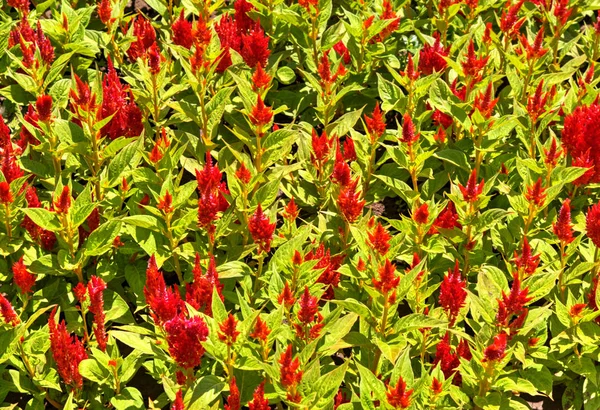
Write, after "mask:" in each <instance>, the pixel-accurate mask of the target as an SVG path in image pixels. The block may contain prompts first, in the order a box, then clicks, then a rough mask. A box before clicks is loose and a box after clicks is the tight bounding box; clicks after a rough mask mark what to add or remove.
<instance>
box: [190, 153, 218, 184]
mask: <svg viewBox="0 0 600 410" xmlns="http://www.w3.org/2000/svg"><path fill="white" fill-rule="evenodd" d="M221 178H222V174H221V171H220V170H219V166H218V165H217V164H215V165H213V161H212V157H211V155H210V153H208V152H207V153H206V162H205V163H204V167H203V168H202V169H201V170H196V181H197V182H198V191H199V192H209V191H213V190H215V189H216V188H218V186H219V183H220V182H221Z"/></svg>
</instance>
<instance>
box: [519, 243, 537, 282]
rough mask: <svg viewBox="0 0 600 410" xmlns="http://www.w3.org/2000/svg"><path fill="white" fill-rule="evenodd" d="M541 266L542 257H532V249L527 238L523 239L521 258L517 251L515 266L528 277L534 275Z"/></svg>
mask: <svg viewBox="0 0 600 410" xmlns="http://www.w3.org/2000/svg"><path fill="white" fill-rule="evenodd" d="M539 264H540V255H539V254H538V255H532V253H531V247H530V246H529V241H528V240H527V238H526V237H525V238H523V248H522V249H521V256H520V257H519V255H518V254H517V251H515V265H517V268H518V269H519V270H522V271H523V273H525V274H526V275H528V276H529V275H532V274H533V273H534V272H535V270H536V269H537V267H538V265H539Z"/></svg>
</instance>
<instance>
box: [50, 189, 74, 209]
mask: <svg viewBox="0 0 600 410" xmlns="http://www.w3.org/2000/svg"><path fill="white" fill-rule="evenodd" d="M52 205H53V206H54V212H56V213H57V214H66V213H68V212H69V208H70V207H71V191H70V190H69V187H68V186H64V187H63V189H62V191H61V193H60V195H59V196H58V198H55V199H54V201H53V202H52Z"/></svg>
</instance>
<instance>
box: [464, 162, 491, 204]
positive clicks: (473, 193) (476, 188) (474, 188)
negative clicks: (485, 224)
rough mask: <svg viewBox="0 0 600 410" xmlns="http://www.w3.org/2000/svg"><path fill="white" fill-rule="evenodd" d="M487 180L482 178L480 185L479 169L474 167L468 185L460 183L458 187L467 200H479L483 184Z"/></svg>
mask: <svg viewBox="0 0 600 410" xmlns="http://www.w3.org/2000/svg"><path fill="white" fill-rule="evenodd" d="M484 184H485V181H484V180H483V179H482V180H481V182H480V183H479V185H478V184H477V170H476V169H474V170H473V171H472V172H471V176H470V177H469V180H468V181H467V186H466V187H464V186H462V185H461V184H458V188H459V189H460V192H462V195H463V199H464V200H465V201H467V202H477V199H478V197H479V195H481V193H482V192H483V186H484Z"/></svg>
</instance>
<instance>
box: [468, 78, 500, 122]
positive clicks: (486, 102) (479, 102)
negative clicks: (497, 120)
mask: <svg viewBox="0 0 600 410" xmlns="http://www.w3.org/2000/svg"><path fill="white" fill-rule="evenodd" d="M493 96H494V93H493V91H492V83H489V84H488V86H487V88H486V89H485V93H481V92H480V93H478V94H477V95H476V96H475V101H474V102H473V107H474V108H475V109H477V110H479V112H480V113H481V115H482V116H483V117H484V118H486V119H487V118H490V117H491V116H492V114H493V111H494V107H495V106H496V103H497V102H498V100H499V98H496V99H494V98H492V97H493Z"/></svg>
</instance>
